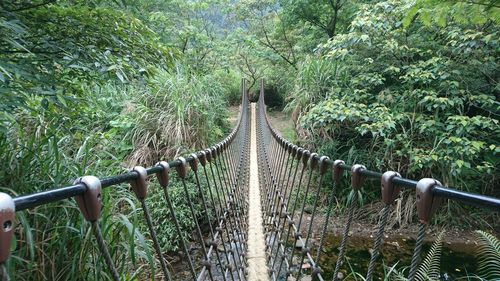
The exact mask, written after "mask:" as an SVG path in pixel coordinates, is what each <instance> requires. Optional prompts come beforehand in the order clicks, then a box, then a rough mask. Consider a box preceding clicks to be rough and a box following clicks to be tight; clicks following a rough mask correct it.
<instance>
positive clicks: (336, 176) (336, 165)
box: [332, 159, 345, 184]
mask: <svg viewBox="0 0 500 281" xmlns="http://www.w3.org/2000/svg"><path fill="white" fill-rule="evenodd" d="M343 164H345V162H344V161H343V160H338V159H337V160H335V161H333V166H332V170H333V171H332V179H333V181H334V182H335V183H336V184H339V183H340V177H341V176H342V168H341V167H340V166H341V165H343Z"/></svg>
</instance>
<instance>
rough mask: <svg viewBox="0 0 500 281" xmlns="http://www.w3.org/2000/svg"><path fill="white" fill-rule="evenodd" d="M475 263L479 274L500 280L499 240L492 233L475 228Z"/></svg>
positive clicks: (488, 278)
mask: <svg viewBox="0 0 500 281" xmlns="http://www.w3.org/2000/svg"><path fill="white" fill-rule="evenodd" d="M476 233H477V234H478V240H479V241H478V242H479V245H478V247H477V264H478V272H479V275H480V276H481V277H483V278H485V279H486V280H500V240H498V238H496V237H495V236H494V235H492V234H490V233H487V232H484V231H481V230H477V231H476Z"/></svg>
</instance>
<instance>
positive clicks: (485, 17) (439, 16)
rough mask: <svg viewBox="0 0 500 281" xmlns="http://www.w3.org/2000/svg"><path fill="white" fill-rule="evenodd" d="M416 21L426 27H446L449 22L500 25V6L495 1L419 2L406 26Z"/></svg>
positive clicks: (406, 20)
mask: <svg viewBox="0 0 500 281" xmlns="http://www.w3.org/2000/svg"><path fill="white" fill-rule="evenodd" d="M415 19H419V20H420V21H421V22H422V23H423V24H424V25H426V26H430V25H431V24H436V25H439V26H440V27H445V26H446V24H447V22H449V21H453V22H457V23H461V24H470V23H472V24H485V23H486V22H488V21H494V22H496V23H497V24H498V23H500V6H499V5H498V3H497V1H494V0H481V1H474V2H473V1H463V0H459V1H456V0H454V1H451V0H444V1H443V0H417V1H414V3H413V5H412V7H411V8H410V9H409V10H408V13H407V14H406V16H405V18H404V19H403V24H404V26H406V27H407V26H409V25H410V24H411V22H412V21H413V20H415Z"/></svg>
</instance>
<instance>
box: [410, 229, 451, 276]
mask: <svg viewBox="0 0 500 281" xmlns="http://www.w3.org/2000/svg"><path fill="white" fill-rule="evenodd" d="M443 237H444V230H443V231H441V232H440V233H439V234H438V236H437V237H436V240H435V241H434V243H432V246H431V248H430V250H429V252H428V253H427V256H426V257H425V259H424V261H423V262H422V263H421V264H420V266H419V267H418V270H417V274H416V275H415V280H416V281H426V280H439V275H440V272H439V271H440V268H441V249H442V245H443V243H442V242H443Z"/></svg>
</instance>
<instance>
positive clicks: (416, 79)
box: [290, 1, 500, 194]
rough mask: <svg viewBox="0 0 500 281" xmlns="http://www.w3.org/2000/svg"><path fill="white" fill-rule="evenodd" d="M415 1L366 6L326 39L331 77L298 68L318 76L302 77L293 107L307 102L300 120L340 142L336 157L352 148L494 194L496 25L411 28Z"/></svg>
mask: <svg viewBox="0 0 500 281" xmlns="http://www.w3.org/2000/svg"><path fill="white" fill-rule="evenodd" d="M408 9H410V6H409V5H407V4H406V2H404V1H384V2H379V3H377V4H370V5H365V6H362V7H360V10H359V13H358V14H357V16H356V17H355V18H354V20H353V21H352V23H351V30H350V31H349V32H348V33H345V34H339V35H337V36H335V37H334V38H332V39H330V40H329V41H328V42H327V43H325V44H322V45H320V47H319V48H320V50H321V51H322V53H323V54H324V57H322V58H319V59H318V60H320V61H322V62H321V63H317V64H318V65H322V64H330V69H333V70H334V71H332V72H330V73H332V74H331V75H333V77H331V78H329V79H323V78H321V76H319V75H311V74H309V73H308V72H304V71H303V72H299V73H300V74H299V76H301V78H302V79H306V78H307V79H309V78H308V77H314V78H315V80H311V81H314V82H313V83H303V82H302V79H296V81H297V82H296V87H298V89H300V90H298V91H294V92H293V94H292V95H291V98H290V100H291V101H292V103H291V105H293V104H294V103H296V104H303V105H304V106H303V108H301V110H300V113H299V114H298V115H299V116H300V115H302V118H301V119H300V124H301V126H302V128H303V129H305V132H306V135H307V136H309V137H310V136H312V140H313V142H314V143H321V144H322V145H329V144H328V143H327V144H324V140H325V139H328V140H334V142H336V143H337V145H336V146H335V147H332V146H331V145H330V149H333V150H331V151H330V152H331V155H338V156H339V157H340V156H345V155H346V154H347V153H348V151H351V150H352V149H354V150H355V151H356V152H357V153H358V154H359V158H361V159H358V160H363V163H366V164H367V165H368V166H370V167H373V168H377V169H397V170H399V171H401V172H403V173H404V174H405V175H407V176H410V177H421V176H422V175H424V174H425V175H428V176H433V177H436V178H439V179H440V180H442V182H443V183H444V184H448V185H453V186H457V187H461V188H463V189H466V190H469V191H476V192H481V193H490V194H491V193H494V192H495V190H494V189H493V186H494V183H493V181H494V178H495V177H496V176H495V175H498V173H499V171H498V169H497V168H496V167H497V166H498V165H497V164H498V159H497V158H498V157H496V155H497V154H498V152H499V150H498V147H499V145H500V139H499V138H498V136H500V131H499V126H498V124H499V120H498V115H497V114H496V112H497V111H498V109H499V107H498V102H497V101H496V97H495V95H496V93H497V91H498V90H497V89H498V81H497V80H496V79H495V78H493V77H496V69H497V67H498V63H497V60H496V59H495V57H496V55H497V52H498V48H499V44H498V43H499V42H498V40H496V38H498V25H496V24H492V23H489V24H486V25H484V26H477V25H475V26H472V25H466V26H463V25H460V24H458V23H450V24H448V25H447V26H446V27H444V28H435V27H427V26H425V25H421V24H419V23H418V22H417V23H414V24H413V25H411V26H409V27H407V28H404V27H403V24H402V21H403V19H404V16H405V14H406V13H407V12H408ZM310 64H311V66H309V65H308V66H307V67H313V68H314V67H315V66H314V63H310ZM324 68H325V69H329V68H328V67H326V66H325V67H324ZM316 73H320V72H319V71H318V72H316ZM321 73H325V75H326V73H329V72H328V71H321ZM327 77H329V76H327ZM491 78H493V79H491ZM306 81H308V80H306ZM302 85H305V86H302ZM317 85H321V86H322V87H321V88H318V86H317ZM305 89H311V90H309V91H308V90H305ZM317 89H320V90H317ZM368 155H369V157H368ZM365 156H366V157H365ZM336 157H337V156H336Z"/></svg>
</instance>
